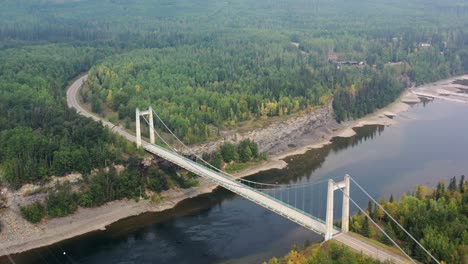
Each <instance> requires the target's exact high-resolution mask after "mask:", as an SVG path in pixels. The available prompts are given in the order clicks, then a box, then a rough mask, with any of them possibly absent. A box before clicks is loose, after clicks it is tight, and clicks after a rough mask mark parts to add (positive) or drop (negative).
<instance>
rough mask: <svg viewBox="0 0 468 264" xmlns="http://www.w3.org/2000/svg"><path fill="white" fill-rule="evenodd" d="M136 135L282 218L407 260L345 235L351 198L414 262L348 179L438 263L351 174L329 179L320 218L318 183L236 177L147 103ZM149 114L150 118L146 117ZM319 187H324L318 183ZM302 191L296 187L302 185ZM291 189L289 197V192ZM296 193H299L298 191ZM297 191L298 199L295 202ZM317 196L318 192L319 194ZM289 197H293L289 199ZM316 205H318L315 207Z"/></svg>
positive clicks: (383, 256) (159, 153)
mask: <svg viewBox="0 0 468 264" xmlns="http://www.w3.org/2000/svg"><path fill="white" fill-rule="evenodd" d="M135 116H136V139H133V138H132V139H131V140H135V141H136V144H137V147H138V148H141V147H143V148H144V149H145V150H146V151H148V152H150V153H152V154H154V155H157V156H159V157H161V158H163V159H165V160H167V161H169V162H172V163H174V164H176V165H178V166H179V167H181V168H184V169H186V170H188V171H190V172H193V173H195V174H197V175H198V176H200V177H203V178H205V179H208V180H210V181H212V182H214V183H215V184H217V185H219V186H221V187H223V188H225V189H227V190H229V191H231V192H233V193H236V194H238V195H240V196H242V197H244V198H245V199H247V200H250V201H252V202H254V203H256V204H258V205H260V206H262V207H264V208H266V209H268V210H270V211H272V212H274V213H276V214H278V215H280V216H282V217H284V218H287V219H289V220H291V221H293V222H295V223H297V224H299V225H301V226H303V227H305V228H307V229H309V230H312V231H314V232H316V233H318V234H320V235H323V236H324V238H325V241H326V240H330V239H335V240H337V241H340V242H341V243H343V244H346V245H348V246H349V247H351V248H354V249H355V250H357V251H361V252H362V253H364V254H366V255H368V256H371V257H373V258H376V259H380V260H382V261H385V260H391V261H393V262H395V263H407V261H406V260H405V259H404V258H402V257H401V256H398V255H395V254H393V253H389V252H386V251H384V250H382V249H379V247H377V246H374V245H371V244H369V243H367V242H364V241H362V240H359V239H357V238H355V237H353V236H351V235H348V234H346V233H348V231H349V202H350V201H351V202H352V203H353V204H354V206H355V207H357V208H358V209H359V211H361V212H362V213H363V214H364V215H365V216H366V217H367V218H368V219H369V221H370V222H372V223H373V224H374V225H375V226H376V228H377V229H379V230H380V231H381V232H382V233H383V234H384V235H385V236H386V237H387V238H388V239H389V240H390V241H391V242H392V243H393V245H394V246H395V247H397V248H398V249H399V250H400V251H401V252H402V253H403V255H404V256H405V258H406V259H408V260H409V261H410V262H411V263H416V262H415V261H414V260H413V259H412V258H411V257H410V256H409V255H408V254H407V253H406V252H405V251H404V250H403V249H402V248H401V247H400V246H399V245H398V244H397V243H396V242H395V241H394V240H393V239H392V238H391V237H390V236H389V235H388V234H387V233H386V232H385V231H384V230H383V229H382V228H381V227H380V226H379V225H378V224H377V223H376V222H375V221H374V220H373V219H372V218H371V217H370V216H369V215H368V214H367V212H366V211H365V210H364V209H363V208H361V207H360V206H359V204H358V203H356V201H354V200H353V199H352V198H351V197H350V180H351V181H352V182H353V183H354V184H355V185H356V186H357V187H359V190H360V191H362V192H363V193H364V194H365V195H367V197H369V198H370V200H372V201H373V202H374V203H375V205H376V206H378V207H379V208H380V209H382V210H383V211H384V213H385V214H386V215H387V216H388V217H389V218H390V219H391V220H392V221H394V222H395V223H396V225H397V226H398V227H400V228H401V229H402V230H403V231H404V232H405V233H406V234H407V235H408V236H409V237H410V238H411V239H412V240H413V241H415V242H416V244H417V245H418V246H419V247H420V248H422V249H423V250H424V252H426V253H427V254H428V255H429V256H430V257H431V258H432V259H433V260H434V262H436V263H440V262H439V261H438V260H437V259H436V258H435V257H434V256H433V255H432V254H431V253H430V252H429V251H428V250H427V249H426V248H424V247H423V245H421V243H419V241H417V240H416V239H415V238H414V237H413V236H412V235H411V234H410V233H409V232H408V231H407V230H406V229H405V228H403V226H402V225H401V224H400V223H398V221H396V220H395V219H394V218H393V217H392V216H391V215H390V214H389V213H388V212H387V211H386V210H385V209H384V208H383V207H382V205H380V204H379V203H378V202H377V201H376V200H375V199H374V198H373V197H372V196H370V194H369V193H368V192H366V191H365V190H364V189H363V187H362V186H361V185H359V184H358V183H357V182H356V181H355V180H354V179H353V178H352V177H351V176H349V175H345V177H344V180H343V181H341V182H335V181H334V180H333V179H330V180H328V188H327V199H326V217H325V221H323V220H322V219H319V218H318V217H315V216H313V215H312V208H313V207H314V208H315V209H320V204H321V202H322V201H323V198H322V200H321V201H316V202H312V196H313V191H312V187H313V185H317V184H319V183H321V182H322V181H319V182H314V183H305V184H270V183H260V182H254V181H250V180H246V179H236V178H235V177H234V176H232V175H230V174H228V173H226V172H224V171H222V170H220V169H218V168H216V167H214V166H213V165H211V164H210V163H209V162H207V161H205V160H203V158H202V157H200V156H199V155H197V154H196V153H195V152H194V151H193V150H192V149H191V148H189V147H188V146H187V145H185V144H184V143H183V142H182V141H181V140H180V139H179V138H178V137H177V136H176V135H175V134H174V133H173V132H172V130H171V129H170V128H169V127H168V126H167V125H166V124H165V123H164V121H163V120H162V119H161V117H160V116H159V115H158V114H157V113H156V112H155V111H154V110H153V109H152V108H151V107H149V109H148V110H146V111H140V110H139V109H138V108H137V109H136V113H135ZM146 116H148V117H149V118H148V119H149V120H148V119H146ZM154 116H156V118H157V119H158V120H159V121H160V122H161V124H162V125H163V127H164V128H165V129H166V130H167V132H169V133H170V134H171V135H172V137H173V138H174V139H175V140H177V141H178V142H179V143H180V144H181V145H182V146H183V147H184V148H185V149H186V150H187V151H188V152H189V153H190V154H191V155H193V156H195V157H196V158H197V160H198V161H199V162H203V163H204V164H201V163H199V162H195V161H193V160H191V159H188V158H186V157H184V156H183V155H181V154H179V153H178V151H177V150H176V149H175V148H174V147H173V146H171V145H170V144H169V143H168V142H167V141H166V140H165V139H164V138H163V137H162V136H161V134H160V133H159V132H158V131H157V130H155V129H154V123H153V122H154V120H153V117H154ZM140 118H143V119H144V120H145V121H146V123H147V124H148V126H149V130H150V142H149V143H148V142H145V141H142V138H141V124H140ZM155 135H157V136H158V138H159V139H160V140H161V141H162V142H163V143H164V144H165V145H166V146H167V148H163V147H161V146H158V145H156V144H155ZM318 187H319V188H318V189H319V190H320V189H324V188H320V187H322V186H318ZM301 188H302V190H301V191H298V190H299V189H301ZM336 190H339V191H341V192H342V193H343V207H342V220H341V223H342V225H341V230H340V229H338V228H336V227H335V226H333V220H334V219H333V213H334V208H333V207H334V192H335V191H336ZM291 191H292V192H293V194H292V196H293V198H292V199H290V198H291V195H290V192H291ZM307 192H309V194H308V196H309V197H310V198H311V200H309V201H307V203H308V205H310V208H311V211H307V209H306V207H308V206H306V200H305V197H306V193H307ZM298 193H299V194H298ZM298 195H299V203H298V200H297V198H298ZM300 196H302V208H301V203H300ZM319 196H320V194H319ZM291 200H292V201H291ZM317 207H318V208H317Z"/></svg>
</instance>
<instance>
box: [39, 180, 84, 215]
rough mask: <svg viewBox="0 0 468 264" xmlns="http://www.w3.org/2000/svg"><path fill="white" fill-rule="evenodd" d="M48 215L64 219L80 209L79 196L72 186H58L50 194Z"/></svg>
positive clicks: (47, 201) (48, 197)
mask: <svg viewBox="0 0 468 264" xmlns="http://www.w3.org/2000/svg"><path fill="white" fill-rule="evenodd" d="M46 208H47V214H48V215H49V216H51V217H63V216H66V215H69V214H71V213H73V212H75V211H76V209H78V194H77V193H75V192H74V191H73V190H72V187H71V185H70V184H69V183H68V182H67V183H65V184H63V185H62V184H57V185H56V186H55V190H54V191H52V192H49V195H48V196H47V199H46Z"/></svg>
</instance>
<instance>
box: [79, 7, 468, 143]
mask: <svg viewBox="0 0 468 264" xmlns="http://www.w3.org/2000/svg"><path fill="white" fill-rule="evenodd" d="M260 2H261V4H259V5H260V6H262V4H266V3H269V5H268V8H269V9H268V10H269V12H266V13H264V12H260V13H259V14H258V15H256V16H254V15H252V16H248V15H245V16H244V17H242V19H243V20H242V19H241V18H238V17H232V16H231V14H232V13H234V12H232V10H239V11H240V10H242V11H246V10H247V7H248V5H247V4H245V3H243V2H242V1H241V2H240V3H237V5H236V4H234V5H233V6H230V5H231V3H228V4H229V5H228V6H227V7H226V8H228V9H229V10H225V9H222V8H221V9H220V10H219V12H218V13H216V14H214V15H213V16H212V19H213V21H216V22H218V21H219V24H221V25H222V24H225V23H227V21H230V23H229V26H227V25H226V27H225V28H223V31H219V30H214V31H213V32H214V33H213V34H207V35H206V36H205V37H204V38H203V40H201V41H198V42H196V43H191V42H190V41H189V42H187V43H184V44H182V45H177V46H171V47H168V48H145V49H138V50H136V51H132V52H129V53H125V54H122V55H118V56H111V57H110V58H108V59H106V60H104V61H103V63H102V64H99V65H97V66H95V67H93V68H92V69H91V71H90V77H89V80H88V86H87V87H86V89H84V90H83V91H82V97H83V101H84V102H85V103H87V104H89V105H90V106H91V108H92V110H93V111H95V112H97V113H100V114H102V115H105V116H108V117H109V118H111V119H112V120H125V124H126V125H127V127H129V128H130V127H131V125H130V124H131V121H132V120H133V119H134V113H133V111H134V109H135V108H136V107H142V108H144V107H147V106H148V105H152V106H153V107H154V108H155V109H156V111H157V112H158V113H160V114H161V116H162V117H163V119H164V120H166V121H167V123H168V124H169V125H170V127H171V129H173V130H174V131H175V132H176V134H177V135H178V136H180V137H181V138H183V139H184V141H185V142H187V143H200V142H205V141H207V140H209V139H212V138H216V137H217V136H218V135H219V134H218V133H219V131H220V130H222V129H229V128H233V127H238V126H242V125H243V124H245V123H246V121H255V120H257V119H258V118H268V117H272V116H286V115H291V114H302V113H306V112H310V111H312V110H313V109H314V108H316V107H320V106H325V105H328V103H329V102H330V101H331V100H332V98H333V108H334V110H335V113H336V119H337V120H338V121H343V120H348V119H353V118H357V117H361V116H363V115H365V114H368V113H370V112H372V111H374V110H375V109H377V108H382V107H384V106H385V105H387V104H389V103H390V102H392V101H394V100H395V99H396V98H397V97H398V96H399V95H400V93H401V92H402V91H403V89H404V88H405V86H410V85H412V84H416V85H418V84H422V83H426V82H431V81H434V80H439V79H443V78H447V77H449V76H451V75H456V74H461V73H463V72H466V71H467V70H468V63H467V62H466V61H467V60H468V51H467V49H466V44H467V41H468V33H467V32H466V30H465V29H464V28H463V27H458V26H459V25H458V23H466V19H461V20H460V21H457V22H455V21H451V20H449V19H448V17H446V19H447V20H445V19H444V17H445V15H443V14H438V15H437V17H438V18H439V19H441V20H443V21H444V23H439V22H434V21H432V20H431V19H429V17H430V16H434V15H435V14H434V13H432V12H429V11H428V10H425V11H428V12H427V13H425V12H423V13H425V14H426V15H427V16H428V18H424V17H421V16H415V17H413V19H416V20H417V21H418V22H417V23H414V24H412V22H411V20H409V19H408V17H405V15H409V13H407V10H403V9H398V8H397V9H398V10H394V9H390V8H389V7H388V6H386V4H387V3H386V1H380V2H379V1H378V2H379V3H378V4H377V5H378V6H382V7H385V8H387V10H388V11H389V13H388V14H381V13H379V12H377V10H376V9H374V7H372V8H369V2H367V1H363V2H362V3H352V5H351V6H349V4H345V3H343V2H341V1H331V2H332V3H323V2H322V1H315V2H312V3H305V2H302V1H293V2H294V4H291V7H290V8H286V9H285V10H282V9H281V8H284V6H283V5H281V4H279V3H276V2H273V1H260ZM414 2H415V3H413V4H414V5H415V6H412V5H410V7H413V8H416V7H417V2H418V1H414ZM338 3H339V4H342V6H340V7H338ZM425 3H427V2H425ZM316 4H317V5H316ZM334 4H336V6H335V5H334ZM253 5H255V4H253ZM361 5H362V6H361ZM319 6H320V7H319ZM402 6H404V5H403V4H402ZM298 7H304V9H303V10H300V11H299V10H298V9H297V8H298ZM420 7H422V6H420ZM344 8H349V10H351V12H350V13H346V14H343V13H342V12H343V11H344V10H345V9H344ZM357 8H362V9H361V10H362V12H368V13H366V14H367V15H368V16H364V17H365V18H362V17H363V16H362V15H361V16H360V17H356V16H357V14H355V15H356V16H353V12H356V11H357ZM231 9H232V10H231ZM318 10H319V11H318ZM230 11H231V12H232V13H231V12H230ZM294 11H296V12H298V13H297V14H295V13H293V12H294ZM333 11H335V12H336V14H332V12H333ZM246 12H247V11H246ZM393 12H394V13H393ZM223 13H225V14H224V16H221V14H223ZM442 13H443V12H442ZM293 14H295V15H293ZM337 14H342V16H341V17H340V18H339V19H337V20H336V21H334V20H332V19H333V18H336V15H337ZM377 14H378V15H380V16H377ZM307 15H317V16H318V17H319V19H320V20H316V19H317V18H315V19H312V18H310V17H308V16H307ZM446 15H448V14H446ZM457 15H459V16H462V17H463V16H464V13H461V14H457ZM270 16H271V17H270ZM276 16H278V17H282V18H284V19H281V22H280V21H275V20H274V19H273V17H276ZM260 17H262V18H263V19H265V20H264V21H262V23H259V21H258V20H261V18H260ZM395 17H400V19H401V20H400V21H398V22H397V21H395ZM191 19H192V18H191ZM193 19H194V20H196V21H199V20H198V19H199V18H193ZM244 20H245V21H248V22H249V23H250V26H248V27H239V26H238V25H243V24H244V23H245V21H244ZM370 21H372V24H371V23H370ZM390 21H392V22H395V23H394V24H391V25H392V26H390V25H386V26H385V27H384V25H383V23H386V22H390ZM199 22H200V23H202V24H204V23H206V22H204V21H203V20H201V21H199ZM359 22H360V23H363V24H364V25H360V26H359V27H357V24H358V23H359ZM268 23H271V24H268ZM381 23H382V24H381ZM410 24H411V26H410ZM351 25H354V26H355V27H352V26H351ZM379 25H380V27H381V28H380V29H381V30H380V31H378V30H377V29H378V28H379ZM307 26H309V27H307ZM208 28H211V27H210V26H208ZM200 30H203V31H205V30H207V29H206V28H203V29H201V28H200V29H198V30H197V27H195V26H194V27H193V31H192V33H191V34H195V32H199V31H200ZM191 36H192V37H193V35H191ZM422 44H429V46H423V45H422ZM332 58H335V59H332ZM331 60H333V61H331ZM335 60H338V61H357V62H363V63H362V65H360V66H355V65H337V64H336V63H333V62H334V61H335ZM159 126H160V128H163V127H162V125H161V124H159Z"/></svg>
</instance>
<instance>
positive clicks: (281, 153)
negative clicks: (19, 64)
mask: <svg viewBox="0 0 468 264" xmlns="http://www.w3.org/2000/svg"><path fill="white" fill-rule="evenodd" d="M461 78H463V79H468V75H464V76H458V77H454V78H451V79H448V80H444V81H440V82H437V83H435V84H432V85H427V86H423V87H422V88H425V89H427V90H430V91H437V89H439V88H440V86H438V85H436V84H441V85H442V86H447V84H448V83H449V82H453V81H454V80H457V79H461ZM79 80H80V79H79ZM77 81H78V80H77ZM418 89H421V87H418ZM417 102H419V98H418V97H416V96H415V95H414V94H413V93H412V89H409V90H407V91H405V92H404V94H403V95H402V96H401V97H400V98H399V99H398V100H397V101H396V102H394V103H392V104H391V105H389V106H387V107H385V108H384V109H380V110H378V111H376V112H375V113H372V114H370V115H368V116H365V117H363V118H361V119H359V120H355V121H352V122H344V123H341V124H338V123H337V122H336V121H334V119H333V111H332V109H331V106H330V105H329V106H327V107H323V108H320V109H317V110H316V111H315V112H313V113H310V114H307V115H303V116H298V117H292V118H289V119H287V120H283V121H278V122H274V123H272V124H270V125H269V126H267V127H266V128H262V129H255V130H253V131H250V132H246V133H230V134H226V135H224V138H223V140H218V141H215V142H212V143H208V144H205V145H202V146H200V147H199V148H198V149H197V150H198V151H202V150H203V151H205V150H210V149H211V148H216V147H217V144H221V143H222V142H223V141H224V140H230V141H234V142H236V141H240V140H242V139H244V138H250V139H253V140H254V141H256V142H257V143H259V145H260V148H261V150H262V151H266V152H268V153H270V158H269V160H267V161H265V162H263V163H261V164H258V165H256V166H253V167H250V168H247V169H246V170H244V171H240V172H238V173H235V174H234V175H233V176H235V177H246V176H249V175H252V174H255V173H257V172H260V171H264V170H269V169H273V168H278V169H280V168H284V167H286V166H287V163H286V162H285V161H283V159H284V158H285V157H287V156H290V155H297V154H302V153H305V152H306V151H307V150H309V149H313V148H320V147H322V146H324V145H326V144H330V143H331V139H332V138H333V137H350V136H353V135H354V134H355V132H354V130H353V129H352V128H354V127H361V126H365V125H392V124H395V121H394V119H392V118H393V117H394V116H395V115H398V114H399V113H401V112H404V111H406V110H408V109H409V107H410V106H409V105H408V103H417ZM216 187H217V186H216V185H215V184H213V183H211V182H209V181H207V180H204V179H200V185H199V186H198V187H196V188H190V189H186V190H169V191H165V192H163V193H162V197H163V199H162V200H161V201H160V202H157V203H152V202H151V201H149V200H143V201H139V202H136V201H133V200H121V201H114V202H110V203H108V204H106V205H103V206H101V207H97V208H80V209H79V210H78V211H77V212H76V213H74V214H73V215H70V216H67V217H63V218H55V219H49V220H44V221H42V222H40V223H38V224H31V223H29V222H27V221H25V220H24V219H23V218H22V217H21V215H20V212H19V209H18V208H17V207H15V206H12V207H10V208H6V209H1V210H0V219H1V221H2V223H3V230H2V231H1V232H0V241H2V243H1V245H0V255H7V254H17V253H21V252H24V251H27V250H31V249H34V248H38V247H44V246H47V245H51V244H54V243H57V242H59V241H62V240H65V239H69V238H72V237H75V236H79V235H82V234H85V233H89V232H92V231H96V230H104V229H105V228H106V226H108V225H110V224H112V223H114V222H116V221H118V220H121V219H124V218H127V217H131V216H136V215H139V214H141V213H144V212H160V211H164V210H167V209H170V208H173V207H174V206H176V205H177V204H178V203H179V202H181V201H183V200H185V199H189V198H192V197H195V196H198V195H201V194H206V193H210V192H212V191H213V190H214V189H215V188H216Z"/></svg>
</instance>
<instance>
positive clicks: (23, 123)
mask: <svg viewBox="0 0 468 264" xmlns="http://www.w3.org/2000/svg"><path fill="white" fill-rule="evenodd" d="M0 42H1V40H0ZM104 54H105V51H104V50H102V49H96V48H89V47H74V46H71V45H60V44H51V45H39V46H27V47H18V48H13V49H5V50H2V49H0V61H1V64H0V72H1V74H0V113H3V114H2V117H0V164H1V165H0V166H1V171H2V172H3V173H2V174H3V180H4V181H6V182H7V183H9V184H10V185H12V186H14V187H19V186H21V185H22V184H24V183H27V182H35V181H37V180H45V179H47V178H48V176H50V175H58V176H60V175H63V174H65V173H68V172H72V171H77V172H81V173H88V172H90V170H91V169H92V168H96V167H103V166H105V164H106V162H110V161H115V162H118V161H119V155H120V152H121V151H123V150H129V149H128V148H127V146H126V144H120V141H118V140H117V137H116V136H114V135H113V134H112V133H110V132H109V131H108V130H107V129H105V128H103V127H102V126H101V124H99V123H96V122H94V121H92V120H90V119H87V118H84V117H81V116H79V115H78V114H76V113H75V112H74V111H73V110H69V109H68V108H67V106H66V105H65V100H64V98H65V92H64V90H63V88H64V86H65V85H66V83H67V81H68V80H70V79H71V78H73V77H74V76H76V75H77V74H79V73H80V72H82V71H84V70H86V69H88V68H89V67H91V65H92V64H93V63H94V62H95V61H96V60H97V59H98V58H100V57H103V56H104ZM116 143H117V144H116Z"/></svg>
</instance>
